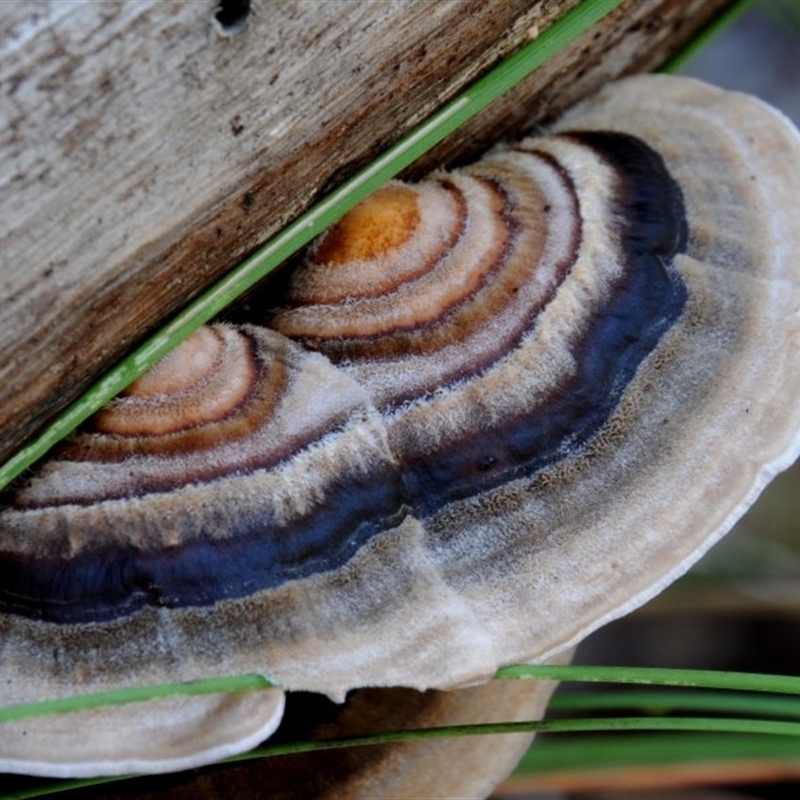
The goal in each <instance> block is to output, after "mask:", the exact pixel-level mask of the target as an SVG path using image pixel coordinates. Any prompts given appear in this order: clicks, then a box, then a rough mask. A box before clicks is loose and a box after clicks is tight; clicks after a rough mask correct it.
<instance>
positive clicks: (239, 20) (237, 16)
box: [214, 0, 251, 36]
mask: <svg viewBox="0 0 800 800" xmlns="http://www.w3.org/2000/svg"><path fill="white" fill-rule="evenodd" d="M250 3H251V0H220V2H219V4H218V5H217V7H216V9H215V11H214V21H215V23H216V28H217V30H218V31H219V32H220V33H221V34H223V35H224V36H232V35H233V34H234V33H236V32H237V31H240V30H241V29H242V28H243V27H244V25H245V22H247V18H248V16H249V15H250Z"/></svg>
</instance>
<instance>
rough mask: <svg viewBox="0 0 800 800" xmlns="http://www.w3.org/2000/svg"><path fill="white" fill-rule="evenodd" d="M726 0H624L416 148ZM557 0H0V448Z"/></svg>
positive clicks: (518, 104)
mask: <svg viewBox="0 0 800 800" xmlns="http://www.w3.org/2000/svg"><path fill="white" fill-rule="evenodd" d="M726 2H727V0H626V2H625V3H623V5H622V6H621V7H620V8H619V9H618V10H617V11H615V12H614V13H613V14H611V15H610V16H609V17H608V18H607V19H606V20H604V21H603V23H601V24H600V25H599V26H598V27H597V28H596V29H595V30H593V31H591V32H589V33H588V34H587V35H585V36H584V37H582V38H581V39H580V40H579V41H577V42H575V43H574V44H573V45H572V46H571V47H570V48H568V50H567V51H565V52H563V53H562V54H560V55H559V56H557V57H556V58H554V59H552V60H551V62H550V63H549V64H547V65H546V67H544V68H543V69H541V70H539V71H538V72H537V73H535V75H534V76H532V77H531V78H530V79H528V80H527V81H526V82H525V84H524V85H523V86H522V87H520V89H519V90H517V91H515V92H514V93H513V94H511V95H509V97H508V98H506V99H505V100H503V101H502V102H501V103H498V104H496V106H495V107H493V108H492V109H490V110H489V111H488V112H487V113H485V114H484V115H483V116H482V117H481V119H480V120H478V121H476V122H475V123H473V124H471V125H470V126H469V127H468V128H466V129H465V130H464V131H463V132H460V133H459V134H458V135H456V136H454V137H453V138H452V140H450V141H448V142H447V143H446V144H445V145H444V146H442V147H440V148H438V149H437V150H436V152H434V153H433V154H431V155H430V156H429V157H428V158H426V159H425V161H424V162H423V164H422V165H421V166H420V167H418V168H417V170H416V171H417V172H419V171H422V170H427V169H428V168H430V166H432V165H438V164H443V163H447V162H449V161H451V160H452V159H454V158H458V157H461V156H463V155H464V154H469V155H476V154H477V152H478V151H479V150H481V149H483V148H485V147H486V145H487V144H488V143H489V142H490V141H491V140H494V139H496V138H497V137H498V136H500V135H513V134H514V133H516V132H518V131H519V130H521V129H522V128H525V127H530V126H531V125H532V124H534V122H536V121H541V120H547V119H550V118H552V117H553V116H554V115H555V114H557V113H558V112H559V111H560V110H562V109H563V108H564V107H565V106H567V105H569V104H571V103H572V102H574V101H575V100H576V99H578V98H579V97H580V96H583V95H585V94H587V93H589V92H591V91H592V90H593V89H595V88H596V87H597V86H599V85H600V84H601V83H603V82H604V81H606V80H608V79H609V78H612V77H614V76H616V75H619V74H621V73H624V72H628V71H635V70H642V69H649V68H652V67H655V66H657V65H658V64H659V63H660V62H661V61H663V59H664V58H665V57H666V56H668V55H669V54H670V53H671V52H673V51H674V50H675V49H676V48H677V47H678V46H679V45H680V43H681V42H682V41H684V40H685V39H686V38H688V37H689V36H690V35H691V34H692V33H693V32H694V31H695V30H696V29H697V28H699V27H700V26H701V25H702V24H704V22H705V21H706V20H708V19H709V18H710V17H711V16H712V15H713V14H714V13H715V12H716V11H717V10H718V9H719V8H720V7H722V6H723V5H725V4H726ZM574 5H576V0H540V1H539V2H530V0H487V1H486V2H481V3H477V2H469V1H468V0H406V1H405V2H401V1H400V0H385V1H384V0H376V1H375V2H361V1H360V0H328V1H327V2H325V1H324V0H270V1H268V0H253V7H252V11H251V12H250V14H249V16H248V18H247V20H246V21H245V23H244V25H243V26H242V27H241V28H240V29H239V30H238V31H236V32H233V33H232V34H231V35H220V32H219V30H218V25H216V24H215V22H214V19H213V18H214V11H215V6H216V0H171V2H168V3H167V2H161V1H160V0H127V1H126V2H109V1H107V0H96V1H95V2H91V3H77V2H73V0H61V2H36V1H32V0H25V2H16V0H15V1H14V2H8V1H7V2H5V3H3V9H2V15H0V458H2V457H5V456H7V455H8V454H9V453H10V452H12V451H13V449H14V448H15V447H16V446H18V445H19V444H20V443H22V442H23V441H24V440H25V439H26V438H27V437H29V436H30V435H31V434H32V433H33V432H34V431H35V430H36V429H37V428H39V427H40V426H41V425H42V424H43V423H44V422H45V421H46V420H47V419H48V418H50V417H51V416H52V415H53V414H54V413H55V412H57V411H58V410H59V409H61V408H62V407H63V406H64V405H65V404H66V403H67V402H68V401H70V400H71V399H73V398H74V397H75V396H77V394H78V393H79V392H80V391H81V390H83V389H85V388H86V386H87V385H88V384H89V383H90V381H91V380H92V378H93V377H95V376H96V375H97V374H98V372H99V371H101V370H102V369H104V368H106V367H108V366H109V365H110V364H112V363H113V362H114V361H115V360H116V359H117V358H119V357H120V356H121V355H122V354H124V352H125V351H126V350H127V349H129V348H130V347H131V346H132V345H133V344H134V343H135V342H137V341H138V340H139V339H141V338H142V337H143V336H144V335H146V334H147V333H148V332H150V331H151V330H152V329H153V328H154V326H155V325H156V324H157V323H158V322H160V321H162V320H163V319H164V318H166V317H168V316H169V315H170V314H171V313H173V312H174V311H175V310H176V309H178V308H180V307H181V306H182V305H184V304H185V303H186V302H187V301H188V300H189V299H191V298H192V297H193V296H195V295H196V294H197V293H198V292H199V291H200V290H201V289H202V288H203V287H205V286H207V285H208V284H209V283H210V282H211V281H213V280H214V279H215V278H218V277H219V276H220V275H221V274H223V273H224V272H225V271H226V270H228V269H230V268H231V267H232V266H234V265H235V264H236V263H237V262H238V261H240V260H241V259H242V257H243V256H244V255H246V254H247V253H249V252H251V251H252V250H253V249H254V248H256V247H257V246H258V245H259V244H260V243H261V242H263V241H264V240H265V239H266V238H268V237H269V236H270V235H271V234H273V233H274V232H275V231H276V230H278V229H279V228H280V227H281V225H283V224H284V223H286V222H287V221H288V220H290V219H291V218H293V217H294V216H296V215H297V214H298V213H300V212H301V211H302V210H303V209H304V208H306V207H307V206H308V205H309V204H310V203H311V202H312V201H313V200H314V199H315V198H316V197H317V196H319V194H320V193H321V192H322V191H324V190H327V189H329V188H332V187H333V186H334V185H336V184H337V183H338V182H340V181H341V180H342V179H343V178H344V177H346V176H347V175H349V174H350V173H351V172H352V171H354V170H355V169H356V168H357V167H359V166H362V165H363V164H364V163H365V162H366V161H367V160H368V159H369V158H371V157H373V156H374V155H375V154H376V153H378V152H380V151H381V150H382V149H383V148H385V147H386V146H387V145H388V144H390V143H391V142H393V141H395V140H396V139H397V138H399V137H400V136H402V135H403V134H404V133H406V132H407V131H408V130H409V129H410V128H412V127H413V126H414V125H415V124H417V123H419V122H420V121H421V120H422V119H424V118H425V117H426V116H427V115H428V114H429V113H431V112H432V111H433V110H435V109H436V108H437V107H438V106H440V105H441V104H442V103H443V102H445V101H446V100H447V99H449V98H450V97H452V96H453V95H454V94H455V93H456V92H457V91H458V90H459V89H461V88H463V87H464V86H465V85H467V84H468V83H469V82H470V81H472V80H474V79H475V78H476V77H478V76H479V75H480V74H482V73H483V72H485V71H486V70H487V69H488V68H489V67H491V66H493V65H494V64H495V63H496V62H497V61H498V60H499V59H501V58H502V57H504V56H506V55H508V54H509V53H510V52H512V51H513V50H514V49H515V48H517V47H518V46H520V45H521V44H522V43H523V42H524V41H526V40H527V39H528V38H530V37H531V36H535V35H537V33H538V32H539V31H541V30H544V29H545V28H546V27H547V26H548V25H550V24H551V23H552V22H553V21H554V20H555V19H557V18H558V17H560V16H561V15H562V14H564V13H565V12H567V11H568V10H569V9H570V8H571V7H573V6H574Z"/></svg>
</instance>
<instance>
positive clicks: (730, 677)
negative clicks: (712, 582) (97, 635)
mask: <svg viewBox="0 0 800 800" xmlns="http://www.w3.org/2000/svg"><path fill="white" fill-rule="evenodd" d="M495 678H497V679H499V680H555V681H581V682H594V683H598V682H600V683H640V684H650V685H657V686H697V687H702V688H704V689H735V690H738V691H742V692H774V693H776V694H800V677H794V676H791V675H765V674H751V673H748V672H720V671H715V670H699V669H660V668H658V667H605V666H583V665H550V664H519V665H515V666H510V667H503V668H502V669H500V670H498V672H497V673H496V674H495Z"/></svg>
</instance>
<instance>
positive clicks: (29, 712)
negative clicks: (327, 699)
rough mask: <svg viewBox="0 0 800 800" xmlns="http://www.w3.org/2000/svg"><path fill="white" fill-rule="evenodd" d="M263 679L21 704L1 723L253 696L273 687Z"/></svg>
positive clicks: (1, 716)
mask: <svg viewBox="0 0 800 800" xmlns="http://www.w3.org/2000/svg"><path fill="white" fill-rule="evenodd" d="M273 686H274V684H273V683H270V681H268V680H267V679H266V678H264V677H262V676H261V675H236V676H231V677H224V678H205V679H203V680H196V681H187V682H184V683H163V684H156V685H153V686H135V687H129V688H125V689H115V690H111V691H107V692H95V693H94V694H83V695H72V696H70V697H62V698H59V699H56V700H40V701H39V702H36V703H20V704H19V705H14V706H5V707H3V708H0V723H3V722H12V721H15V720H20V719H27V718H29V717H42V716H45V715H47V714H66V713H69V712H71V711H85V710H86V709H89V708H101V707H103V706H116V705H124V704H126V703H139V702H142V701H145V700H160V699H163V698H165V697H177V696H179V695H184V696H187V695H197V694H218V693H220V692H250V691H255V690H258V689H267V688H270V687H273Z"/></svg>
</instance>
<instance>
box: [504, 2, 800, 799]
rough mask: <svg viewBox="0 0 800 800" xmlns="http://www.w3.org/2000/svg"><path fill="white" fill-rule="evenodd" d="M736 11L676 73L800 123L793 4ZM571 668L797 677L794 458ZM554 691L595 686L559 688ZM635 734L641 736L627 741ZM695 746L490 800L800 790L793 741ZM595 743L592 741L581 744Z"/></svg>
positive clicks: (552, 777) (549, 778) (798, 486)
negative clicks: (731, 523)
mask: <svg viewBox="0 0 800 800" xmlns="http://www.w3.org/2000/svg"><path fill="white" fill-rule="evenodd" d="M743 9H744V10H743V11H742V13H741V14H740V16H738V17H737V18H736V19H735V21H734V22H733V23H732V24H730V25H729V26H728V27H727V28H726V29H725V30H724V31H723V32H722V33H721V34H719V35H718V36H716V37H715V38H714V39H713V40H711V42H710V43H708V44H706V45H705V46H704V47H701V48H700V49H699V51H698V52H696V53H694V54H693V55H692V57H691V58H690V59H689V60H688V61H687V62H686V63H685V65H684V66H683V67H682V68H681V69H680V72H682V73H683V74H686V75H691V76H694V77H697V78H701V79H703V80H706V81H709V82H710V83H714V84H716V85H718V86H722V87H724V88H726V89H734V90H737V91H743V92H748V93H750V94H754V95H756V96H758V97H760V98H762V99H763V100H766V101H767V102H769V103H771V104H772V105H774V106H776V107H777V108H779V109H780V110H782V111H783V112H784V113H785V114H787V115H788V116H789V117H790V118H791V119H792V120H793V121H794V122H795V124H800V0H753V2H751V3H749V4H747V5H746V6H743ZM798 225H800V219H798ZM798 260H799V261H800V256H799V257H798ZM575 661H576V662H577V663H582V664H613V665H620V666H658V667H679V668H689V669H695V668H697V669H722V670H741V671H748V672H766V673H782V674H790V675H800V462H798V463H797V464H795V465H794V466H793V467H792V468H790V469H789V470H787V471H786V472H785V473H783V474H782V475H780V476H778V478H777V479H776V480H775V481H773V483H772V484H771V485H770V486H769V487H768V488H767V489H766V490H765V491H764V493H763V494H762V496H761V498H760V499H759V501H758V502H757V503H756V505H755V506H753V508H752V509H751V510H750V512H749V513H748V514H747V515H746V516H745V517H744V518H743V519H742V520H741V522H740V523H739V524H738V525H737V526H736V527H735V528H734V529H733V531H731V533H729V534H728V536H727V537H725V538H724V539H723V540H722V542H720V543H719V544H718V545H717V546H716V547H715V548H713V549H712V550H711V552H709V553H708V554H707V555H706V556H705V557H704V558H703V559H702V560H701V561H700V563H698V564H697V565H696V566H695V567H694V568H693V569H692V570H691V571H690V572H689V573H688V574H687V575H686V576H685V577H684V578H682V579H681V580H679V581H678V582H677V583H675V584H674V585H673V586H672V587H670V588H669V589H668V590H667V591H665V592H664V593H663V594H662V595H661V596H660V597H658V598H656V599H655V600H654V601H652V602H651V603H649V604H647V605H646V606H645V607H643V608H641V609H640V610H638V611H636V612H635V613H633V614H631V615H630V616H628V617H626V618H625V619H622V620H619V621H617V622H614V623H612V624H610V625H608V626H606V627H604V628H603V629H602V630H600V631H598V632H597V633H595V634H594V635H592V636H590V637H589V638H588V639H587V640H586V641H585V642H584V643H583V644H582V645H581V646H580V647H579V649H578V653H577V656H576V659H575ZM559 691H560V692H574V691H597V687H596V686H592V687H589V689H586V688H581V687H578V686H563V687H562V688H561V689H560V690H559ZM607 713H608V712H603V715H606V714H607ZM623 713H624V712H623ZM554 715H555V714H554ZM619 735H620V734H607V735H606V736H607V737H612V736H619ZM572 736H573V735H570V736H569V737H565V736H563V735H561V736H551V737H550V738H549V739H548V738H547V737H541V742H540V746H541V748H542V749H541V752H540V753H538V754H537V755H540V756H541V758H540V759H539V760H538V761H536V762H535V763H536V765H537V768H541V765H542V763H543V762H546V761H547V757H546V752H545V747H547V745H549V744H553V745H555V746H561V744H562V743H566V739H567V738H570V739H571V738H572ZM643 736H648V734H641V733H640V734H637V735H636V737H637V738H638V739H642V737H643ZM659 741H660V740H654V743H655V744H656V745H657V744H658V742H659ZM693 741H695V742H697V747H698V749H699V750H700V751H702V750H703V748H704V747H706V746H708V759H707V760H705V761H704V760H700V761H699V762H695V761H692V763H690V764H683V765H678V766H665V765H660V766H653V765H651V766H649V767H628V768H627V769H617V770H609V769H608V768H605V769H602V770H595V771H592V770H591V769H586V770H581V774H577V773H576V772H575V771H574V770H573V771H571V772H570V771H566V772H565V771H559V768H558V766H557V765H556V759H555V758H553V759H552V760H551V761H550V763H551V764H553V767H552V770H551V771H550V773H549V775H548V774H546V773H537V774H535V775H533V776H527V777H526V776H525V775H521V774H519V773H517V774H516V775H515V776H514V777H512V779H510V780H509V781H508V782H506V783H505V784H504V785H503V786H502V787H500V789H499V790H498V791H497V793H496V795H495V797H496V798H498V800H499V798H503V800H511V798H517V799H518V800H519V799H521V798H531V800H533V799H534V798H535V800H544V799H545V798H547V799H548V800H549V799H550V798H579V799H580V800H628V799H629V798H636V799H637V800H671V798H676V799H677V798H682V799H685V800H744V799H746V798H747V799H760V798H764V799H767V798H769V799H773V798H774V799H777V798H790V797H791V798H796V797H798V795H799V794H800V742H796V743H795V744H794V745H793V748H794V750H795V751H796V754H792V753H789V755H787V757H786V758H783V759H781V760H779V761H775V760H774V759H772V760H770V759H764V758H758V757H756V755H755V753H754V752H753V750H752V749H750V750H749V751H748V750H747V749H745V750H744V751H743V753H742V756H741V759H739V760H738V761H737V762H735V763H733V764H731V763H726V764H722V763H721V762H719V761H715V760H714V756H713V755H712V751H711V743H710V741H709V742H707V743H704V741H703V740H702V739H700V738H696V739H695V740H693ZM598 742H599V740H598V739H597V735H595V738H594V739H591V740H589V741H588V744H589V746H590V747H591V746H599V744H597V743H598ZM665 747H668V745H666V744H665ZM536 749H537V748H536V747H534V751H535V750H536ZM790 749H791V748H790ZM552 753H553V755H554V756H555V755H556V752H555V750H553V751H552ZM531 755H533V751H532V753H531Z"/></svg>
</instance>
